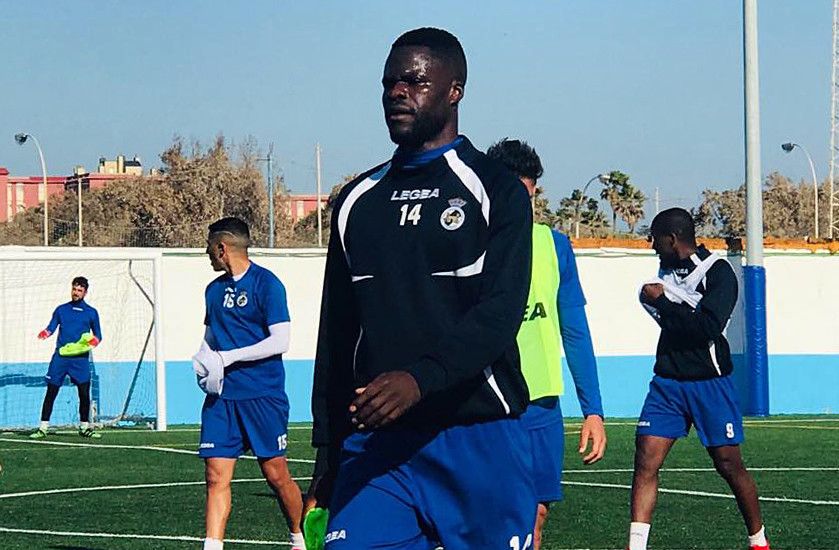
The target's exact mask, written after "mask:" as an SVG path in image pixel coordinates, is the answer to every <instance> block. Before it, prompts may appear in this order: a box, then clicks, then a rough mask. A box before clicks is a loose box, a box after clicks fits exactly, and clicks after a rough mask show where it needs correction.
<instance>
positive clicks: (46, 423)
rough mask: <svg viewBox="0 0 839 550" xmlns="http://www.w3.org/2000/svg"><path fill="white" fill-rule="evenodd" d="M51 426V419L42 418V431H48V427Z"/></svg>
mask: <svg viewBox="0 0 839 550" xmlns="http://www.w3.org/2000/svg"><path fill="white" fill-rule="evenodd" d="M49 427H50V421H49V420H41V427H40V430H41V431H42V432H45V431H47V429H48V428H49Z"/></svg>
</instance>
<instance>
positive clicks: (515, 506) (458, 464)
mask: <svg viewBox="0 0 839 550" xmlns="http://www.w3.org/2000/svg"><path fill="white" fill-rule="evenodd" d="M409 467H410V472H411V474H412V477H413V479H414V483H415V485H416V492H417V494H418V495H419V502H420V511H425V513H426V514H428V515H429V517H430V520H431V524H432V526H433V527H434V528H435V530H436V532H437V534H438V536H439V537H440V542H441V543H442V545H443V546H444V547H445V548H452V549H458V548H481V549H486V550H510V549H513V550H525V549H531V548H533V527H534V525H535V524H536V506H535V504H536V502H537V499H536V490H535V488H534V485H533V479H532V477H533V460H532V453H531V443H530V436H529V434H528V432H527V430H526V429H525V428H524V426H523V424H522V423H521V421H520V420H518V419H504V420H496V421H492V422H484V423H480V424H474V425H471V426H455V427H452V428H448V429H446V430H444V431H443V432H441V433H440V434H438V435H437V436H436V437H435V438H434V439H433V440H432V441H431V442H429V443H428V444H427V445H426V446H425V447H424V448H423V449H422V451H421V452H420V453H418V454H417V456H415V457H414V458H412V459H411V461H410V463H409Z"/></svg>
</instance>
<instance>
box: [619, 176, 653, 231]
mask: <svg viewBox="0 0 839 550" xmlns="http://www.w3.org/2000/svg"><path fill="white" fill-rule="evenodd" d="M645 202H647V197H646V196H645V195H644V193H642V192H641V190H640V189H638V188H636V187H635V186H634V185H632V184H631V183H629V182H626V183H625V184H624V185H623V187H622V188H621V190H620V192H619V193H618V204H617V207H618V212H617V214H618V215H619V216H620V217H621V219H622V220H623V221H625V222H626V225H627V226H628V227H629V232H630V233H635V226H636V225H637V224H638V221H639V220H641V219H643V218H644V203H645Z"/></svg>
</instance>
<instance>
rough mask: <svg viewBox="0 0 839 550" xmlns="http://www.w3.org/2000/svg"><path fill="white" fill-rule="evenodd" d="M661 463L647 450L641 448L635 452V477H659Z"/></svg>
mask: <svg viewBox="0 0 839 550" xmlns="http://www.w3.org/2000/svg"><path fill="white" fill-rule="evenodd" d="M658 469H659V461H658V460H657V458H656V457H655V456H654V455H653V454H652V453H650V452H649V451H647V450H646V449H643V448H639V449H638V450H636V451H635V476H636V477H645V478H650V477H656V476H658Z"/></svg>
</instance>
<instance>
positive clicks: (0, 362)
mask: <svg viewBox="0 0 839 550" xmlns="http://www.w3.org/2000/svg"><path fill="white" fill-rule="evenodd" d="M159 258H160V255H159V253H157V252H136V253H130V252H120V253H106V252H96V251H87V250H84V249H82V250H79V249H76V250H75V251H72V250H68V249H63V250H61V251H55V252H43V251H39V252H26V249H23V250H20V251H15V250H12V251H5V250H2V249H0V300H2V306H0V327H2V329H0V428H3V429H22V428H32V427H35V426H37V425H38V421H39V419H40V411H41V404H42V402H43V398H44V393H45V390H46V380H45V379H44V375H45V374H46V372H47V368H48V366H49V361H50V358H51V357H52V355H53V352H54V351H55V347H56V338H57V331H56V333H54V334H52V335H51V336H50V337H49V338H48V339H46V340H43V341H42V340H38V338H37V335H38V333H39V332H40V331H41V330H43V329H44V328H46V326H47V324H48V323H49V321H50V318H51V316H52V313H53V311H54V310H55V308H56V307H57V306H59V305H60V304H63V303H66V302H68V301H69V300H70V289H71V281H72V280H73V278H74V277H76V276H83V277H86V278H87V279H88V281H89V283H90V288H89V290H88V294H87V297H86V298H85V301H87V302H88V303H89V304H90V305H91V306H93V307H94V308H96V310H97V311H98V312H99V318H100V323H101V330H102V335H97V336H101V338H102V343H101V344H99V346H98V347H96V349H95V350H93V351H92V352H91V354H90V357H91V361H90V368H91V401H92V404H91V405H92V409H91V416H92V417H93V421H94V422H96V423H97V424H100V425H101V424H108V425H141V426H148V427H153V428H157V429H165V418H160V417H161V416H165V413H161V411H164V410H165V408H164V405H165V404H164V403H161V402H160V401H161V400H159V399H158V394H159V393H160V394H161V395H162V394H163V392H162V391H160V390H162V388H164V387H165V385H164V380H163V372H162V365H163V361H162V357H158V354H160V353H161V351H160V350H161V346H160V342H159V340H158V339H159V331H158V330H157V328H158V327H159V323H156V320H157V319H158V318H159V315H157V314H156V312H157V311H159V304H156V301H157V300H158V294H159V290H157V289H159V288H160V287H159V284H155V278H156V276H159V272H160V271H159V263H160V261H159ZM156 306H157V307H156ZM158 372H159V373H160V376H158ZM78 403H79V400H78V393H77V391H76V388H75V387H74V386H73V385H72V383H71V382H70V379H69V377H68V378H66V379H65V380H64V383H63V385H62V387H61V389H60V391H59V393H58V398H57V399H56V402H55V407H54V409H53V413H52V417H51V419H50V425H51V426H61V425H74V424H77V423H78V421H79V412H78Z"/></svg>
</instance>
